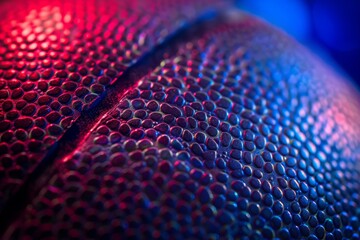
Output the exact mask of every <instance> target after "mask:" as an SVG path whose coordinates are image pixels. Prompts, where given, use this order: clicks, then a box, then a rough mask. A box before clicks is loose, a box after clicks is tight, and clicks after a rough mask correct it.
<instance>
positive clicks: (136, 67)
mask: <svg viewBox="0 0 360 240" xmlns="http://www.w3.org/2000/svg"><path fill="white" fill-rule="evenodd" d="M224 16H225V15H224V14H222V13H220V12H217V11H216V10H215V9H211V10H209V11H207V12H206V13H205V14H203V15H201V16H200V17H198V18H197V19H195V20H194V21H191V22H187V23H185V24H184V25H183V26H181V27H180V28H179V29H178V30H176V31H175V32H173V33H171V34H170V35H169V36H167V37H166V38H164V40H163V41H162V42H161V43H160V44H158V45H155V47H153V48H152V49H151V50H150V51H149V52H147V53H145V54H144V55H143V56H142V57H140V58H139V60H137V61H136V62H135V63H134V64H133V65H132V66H130V67H128V68H127V69H126V70H125V71H124V73H123V74H122V75H121V76H120V77H118V78H117V79H116V80H115V82H114V83H113V84H112V85H110V86H108V87H107V89H106V91H105V93H104V94H103V95H102V96H101V98H100V100H98V102H97V103H95V106H93V107H92V108H91V109H90V110H85V111H83V112H81V113H80V116H79V118H78V119H77V120H75V122H74V123H73V125H72V126H71V127H70V128H69V129H67V130H66V131H65V133H64V135H63V136H62V137H61V138H60V139H59V140H58V141H57V143H55V144H54V146H52V147H51V149H50V150H49V151H48V153H47V154H46V156H45V157H44V158H43V159H42V160H41V161H40V163H39V164H38V165H37V166H36V167H35V169H34V171H33V172H31V173H30V174H29V175H28V177H27V179H26V181H25V182H24V183H23V184H22V185H21V186H20V188H19V190H18V191H17V192H16V193H15V194H14V195H13V196H12V197H11V198H10V199H9V201H8V202H6V203H5V206H4V208H3V210H2V211H1V212H0V236H3V237H2V239H4V238H6V236H10V235H9V233H10V232H12V230H13V229H8V228H9V227H10V226H11V225H12V224H13V223H14V222H16V221H17V220H18V219H19V217H21V213H23V212H24V210H25V207H26V206H27V205H28V204H29V203H31V201H32V200H33V199H34V197H36V196H37V195H38V194H39V190H40V189H41V187H42V186H44V185H45V184H46V183H48V181H49V180H50V179H51V177H52V176H53V174H54V173H56V171H57V169H56V160H59V159H62V158H63V157H65V156H66V155H67V154H69V153H71V152H73V151H74V150H75V149H76V148H77V147H78V144H79V143H80V141H81V139H82V137H83V136H85V135H86V134H87V133H88V132H89V131H90V129H91V128H92V127H93V126H94V125H96V124H97V122H98V121H99V120H100V119H101V117H102V116H103V115H104V114H105V113H106V112H108V111H109V110H110V109H112V108H113V107H114V106H116V104H117V103H118V102H119V99H120V98H121V96H122V94H119V93H124V92H125V91H126V90H127V89H128V88H129V87H131V86H133V85H134V84H136V83H137V82H138V80H140V79H141V78H142V77H144V76H145V75H146V74H147V73H149V72H150V71H151V70H153V69H155V68H156V67H157V66H159V64H160V62H161V61H162V60H164V59H165V58H166V57H169V56H174V55H175V53H176V51H177V47H178V46H179V45H180V44H181V43H185V42H187V41H189V40H194V39H197V38H199V37H200V36H202V35H203V34H204V33H205V32H206V29H208V28H210V27H211V26H213V25H217V24H219V22H222V20H223V17H224ZM4 234H5V235H4Z"/></svg>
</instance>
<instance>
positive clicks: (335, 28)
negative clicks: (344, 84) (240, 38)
mask: <svg viewBox="0 0 360 240" xmlns="http://www.w3.org/2000/svg"><path fill="white" fill-rule="evenodd" d="M237 4H238V6H239V7H240V8H241V9H243V10H245V11H247V12H250V13H252V14H254V15H256V16H258V17H260V18H262V19H264V20H266V21H267V22H270V23H271V24H273V25H275V26H277V27H279V28H281V29H283V30H284V31H285V32H287V33H288V34H290V35H291V36H293V37H294V38H296V39H297V40H298V41H299V42H301V43H302V44H303V45H306V46H307V47H308V48H310V49H312V51H315V52H316V53H317V54H318V55H320V57H322V58H324V59H327V61H328V62H335V64H336V65H339V66H340V68H341V69H342V70H343V71H344V72H345V73H346V74H347V75H349V76H350V77H351V78H352V79H353V80H354V81H355V82H357V84H358V86H360V0H238V1H237ZM329 60H330V61H329Z"/></svg>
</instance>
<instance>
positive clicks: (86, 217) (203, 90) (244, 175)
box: [0, 1, 360, 239]
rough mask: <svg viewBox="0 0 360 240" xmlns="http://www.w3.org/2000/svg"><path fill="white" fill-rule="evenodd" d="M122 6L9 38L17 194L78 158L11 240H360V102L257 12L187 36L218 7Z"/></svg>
mask: <svg viewBox="0 0 360 240" xmlns="http://www.w3.org/2000/svg"><path fill="white" fill-rule="evenodd" d="M115 3H116V2H115V1H108V2H106V3H103V2H101V3H98V5H96V4H95V5H94V4H90V3H87V4H83V5H81V4H78V5H76V6H75V5H73V4H72V3H70V2H69V3H68V5H66V4H62V3H50V5H51V6H53V7H45V8H40V9H41V10H35V11H32V12H30V13H29V15H28V16H30V17H28V18H29V19H28V18H26V19H28V20H27V21H25V23H27V24H29V26H28V25H27V24H20V23H14V24H15V26H16V27H15V29H17V30H11V31H10V30H9V29H12V28H9V29H7V27H6V26H5V28H4V33H1V34H2V35H1V36H2V37H1V38H0V39H3V40H1V41H0V43H1V44H2V45H1V46H4V47H0V54H1V55H0V56H1V58H0V60H1V61H0V69H1V70H0V76H1V82H2V84H3V85H2V89H1V90H0V94H1V96H3V98H2V99H1V100H0V101H1V102H0V103H1V106H2V108H1V110H2V113H3V114H2V122H1V123H0V126H1V127H0V128H1V131H2V133H1V136H0V139H1V144H0V149H1V150H0V151H1V158H0V162H1V164H2V167H3V173H4V177H3V179H5V180H4V181H2V185H0V186H4V187H3V188H1V189H7V188H9V186H12V185H9V184H10V183H12V184H13V183H15V184H16V185H21V184H22V183H23V182H24V181H25V182H26V180H27V176H28V174H29V173H30V171H31V169H33V168H34V167H35V166H37V164H38V163H39V162H41V161H42V159H43V158H44V157H45V154H46V153H47V152H46V150H47V149H49V147H50V146H51V145H52V144H54V142H58V141H61V142H62V144H60V145H59V146H58V149H57V150H56V151H57V154H56V155H55V156H52V158H54V161H53V162H51V164H50V165H51V166H48V170H46V171H43V172H41V176H38V178H37V179H35V180H34V182H35V183H34V184H33V185H30V187H32V188H31V189H34V190H36V191H35V192H34V193H30V194H29V196H30V197H29V196H28V198H27V199H26V201H25V207H24V208H23V209H21V210H20V212H19V213H18V214H17V215H16V218H15V219H14V220H13V221H12V223H9V224H8V225H9V228H8V229H7V231H6V234H5V235H4V236H5V238H10V239H11V238H13V239H18V238H21V239H32V238H35V239H52V238H54V236H56V238H60V239H87V238H90V239H91V238H92V239H272V238H280V239H299V238H302V239H303V238H307V239H324V238H326V239H342V238H347V239H358V238H359V237H360V236H359V230H360V222H359V220H360V196H359V191H360V182H359V177H360V176H359V175H360V164H359V160H360V159H359V157H360V152H359V143H360V141H359V140H360V137H359V136H360V135H359V134H360V129H359V126H358V121H359V119H360V110H359V109H360V108H359V93H358V90H357V87H356V86H354V85H353V84H352V83H351V82H350V81H349V80H347V79H346V78H345V77H343V76H341V75H339V74H337V73H336V72H334V71H333V70H331V69H330V68H329V67H328V66H326V65H325V64H324V63H322V62H321V60H320V59H318V58H317V57H316V56H314V55H312V54H311V53H310V52H308V50H306V49H304V48H303V47H302V46H300V45H299V44H297V43H296V42H295V41H294V40H292V39H290V38H289V37H288V36H286V35H285V34H284V33H281V32H279V31H278V30H276V29H274V28H273V27H271V26H268V25H267V24H265V23H263V22H262V21H260V20H258V19H256V18H254V17H252V16H249V15H247V14H244V13H242V12H238V11H235V12H234V11H224V13H223V14H219V15H215V16H211V17H209V18H208V19H205V20H204V21H203V22H200V23H194V24H189V25H188V26H186V29H185V30H179V29H180V28H179V27H178V26H179V21H180V20H183V21H185V20H186V21H190V20H191V19H192V20H194V19H196V17H197V16H199V15H201V12H203V13H205V12H206V11H207V9H208V5H206V6H205V7H204V6H202V5H205V4H201V3H196V4H195V5H198V6H192V5H191V4H192V3H190V1H189V2H186V1H184V2H176V1H174V4H175V6H174V5H173V4H169V6H168V5H166V4H165V5H163V3H164V2H162V1H157V2H156V3H157V4H155V6H154V9H152V7H153V5H152V4H151V3H150V1H149V2H145V3H142V4H144V7H139V5H137V4H132V3H131V2H130V1H129V2H125V3H123V2H119V6H117V5H116V4H115ZM167 3H168V2H167ZM9 4H10V3H9ZM52 4H53V5H52ZM103 4H105V5H103ZM106 4H108V5H106ZM123 4H125V6H124V5H123ZM126 4H128V5H126ZM213 4H214V5H215V6H216V4H219V3H217V2H216V1H214V3H213ZM114 5H115V6H117V7H115V6H114ZM9 6H12V5H9ZM84 6H87V7H84ZM93 6H98V7H94V8H93V9H92V7H93ZM135 6H136V7H135ZM209 6H210V4H209ZM72 7H73V8H72ZM44 9H45V10H44ZM54 9H55V10H54ZM56 9H57V10H56ZM67 9H76V10H72V11H73V12H72V13H73V14H75V13H76V15H71V14H70V15H71V17H69V19H70V20H69V22H68V23H67V20H66V19H68V18H67V17H66V16H67V15H66V14H65V13H66V11H67ZM84 9H85V10H84ZM89 9H92V10H89ZM101 9H103V10H101ZM118 9H131V11H130V10H129V12H128V10H126V13H124V15H122V14H120V13H119V12H118ZM179 9H180V10H179ZM189 9H191V11H190V10H189ZM87 11H90V12H91V11H93V12H95V13H96V14H99V15H96V16H98V17H91V16H89V15H88V14H85V13H87ZM120 11H122V10H120ZM218 11H219V12H221V10H218ZM43 12H45V13H43ZM105 13H106V14H105ZM118 13H119V14H118ZM145 13H146V14H145ZM14 14H15V15H16V14H19V13H14ZM15 15H14V16H15ZM20 15H21V14H20ZM9 16H12V15H11V14H9ZM16 16H17V15H16ZM60 16H61V17H60ZM73 16H83V18H82V17H75V18H74V17H73ZM111 16H113V17H111ZM122 16H124V17H122ZM49 17H50V18H51V19H52V20H51V23H52V24H53V25H54V26H52V27H50V26H49V25H47V23H46V22H47V21H48V20H43V21H40V22H42V24H43V25H42V27H41V30H42V31H43V32H45V33H44V36H43V37H42V39H43V40H42V41H44V42H48V44H44V45H47V47H48V48H47V49H42V48H43V46H42V45H43V44H41V43H37V41H40V40H39V39H38V38H40V37H39V36H41V34H38V33H37V32H36V31H38V30H36V29H37V28H36V27H35V25H36V24H37V22H38V21H37V19H38V18H40V19H42V18H45V19H47V18H49ZM16 18H17V17H16ZM144 18H145V19H147V20H142V19H144ZM6 19H7V20H2V21H6V22H9V19H11V17H8V18H6ZM76 19H81V20H78V21H77V20H76ZM88 19H91V20H88ZM119 19H121V20H119ZM112 23H113V25H112ZM141 23H143V24H141ZM145 23H147V24H148V25H146V24H145ZM34 24H35V25H34ZM67 24H69V25H67ZM57 26H58V27H57ZM111 26H112V27H111ZM145 26H149V27H145ZM19 28H20V29H25V30H22V31H20V30H19ZM57 28H59V29H57ZM88 28H89V30H87V31H83V30H84V29H88ZM26 29H30V30H29V31H30V32H29V33H28V35H25V36H23V35H22V34H23V33H22V32H23V31H25V32H26ZM48 29H52V30H53V32H51V31H50V30H48ZM79 29H81V30H79ZM164 29H167V30H166V31H165V32H164ZM31 31H34V33H32V32H31ZM39 31H40V30H39ZM47 31H49V32H51V33H49V34H47V33H46V32H47ZM176 31H177V32H178V33H180V34H178V35H176ZM179 31H182V32H179ZM169 32H175V35H174V38H172V39H170V40H168V41H165V44H163V45H161V42H163V43H164V41H163V39H164V38H166V36H168V35H169ZM20 33H21V35H19V36H23V37H16V36H17V34H20ZM75 33H76V34H75ZM131 33H133V34H131ZM6 34H9V35H6ZM12 34H15V35H14V36H13V35H12ZM181 34H183V35H184V36H183V38H182V39H181V40H180V41H176V38H177V37H179V38H180V36H179V35H181ZM185 35H186V36H185ZM30 36H33V37H30ZM59 36H61V37H59ZM28 38H30V40H31V39H33V38H35V39H34V40H33V41H29V40H28ZM36 39H37V40H36ZM40 39H41V38H40ZM17 41H19V42H17ZM34 41H35V42H34ZM40 42H41V41H40ZM34 43H35V44H36V46H34V45H33V44H34ZM159 44H160V46H161V47H163V48H164V49H163V50H162V49H161V48H160V49H159V48H156V46H159ZM31 49H34V50H31ZM152 49H153V50H152ZM154 49H155V50H154ZM20 50H21V51H20ZM146 52H149V56H150V57H149V58H148V59H147V60H146V59H145V60H141V56H143V55H144V54H145V53H146ZM156 52H160V54H159V55H160V57H151V56H155V55H156ZM22 54H23V55H22ZM19 55H20V56H19ZM43 55H44V59H41V56H43ZM31 56H32V58H31ZM139 59H140V60H139ZM80 60H81V61H80ZM137 60H139V61H138V62H139V64H137V63H136V62H137ZM158 60H159V61H158ZM152 61H153V62H155V63H156V64H155V66H154V67H151V70H146V71H145V70H144V69H147V68H146V66H145V65H151V64H150V63H149V62H152ZM157 61H158V62H157ZM44 63H49V65H48V66H47V65H45V66H43V64H44ZM18 64H20V65H21V64H23V65H21V66H23V67H22V68H20V69H17V65H18ZM33 65H34V67H31V66H33ZM134 65H136V66H137V67H134V68H132V66H134ZM119 66H121V67H119ZM83 71H84V72H83ZM123 72H127V74H126V75H123V76H125V77H123V78H122V77H121V75H122V73H123ZM139 72H143V73H142V74H139ZM48 73H49V74H50V73H51V74H50V75H48ZM85 73H86V74H85ZM19 76H20V77H21V76H24V79H21V78H20V79H19ZM34 76H37V77H36V78H35V77H34ZM47 76H49V78H48V79H46V77H47ZM44 77H45V78H44ZM126 79H130V83H126V82H125V80H126ZM122 80H124V81H122ZM68 85H69V86H70V88H69V89H68V87H67V86H68ZM112 85H116V86H123V87H122V88H121V87H120V88H114V89H113V90H111V91H108V90H107V89H108V88H111V86H112ZM42 86H43V87H44V89H42ZM71 86H72V87H71ZM100 89H101V91H100ZM98 90H99V91H98ZM17 92H18V94H19V95H18V96H17V97H15V98H14V97H13V95H14V94H15V95H16V93H17ZM53 92H55V93H56V94H55V93H54V94H55V95H54V96H53V95H52V93H53ZM109 92H110V93H109ZM1 96H0V97H1ZM42 99H44V101H45V100H46V99H50V100H49V101H48V102H46V101H45V102H44V104H42V103H41V101H40V100H42ZM63 99H64V100H63ZM89 99H90V100H89ZM104 99H105V100H104ZM109 99H110V100H109ZM111 99H115V100H113V101H111ZM66 100H67V101H66ZM18 105H20V106H18ZM108 105H109V106H108ZM31 106H33V107H32V109H33V111H32V112H31V111H30V110H31ZM92 108H101V109H103V111H100V110H99V111H100V112H96V111H95V112H94V113H93V112H91V109H92ZM24 109H25V110H24ZM26 109H30V110H28V111H27V110H26ZM89 109H90V110H89ZM30 112H31V114H30ZM28 113H29V114H28ZM68 113H71V114H68ZM26 114H27V115H26ZM81 115H87V116H88V118H86V119H85V120H84V119H82V118H81ZM26 119H29V120H26ZM67 119H70V120H67ZM79 119H80V120H79ZM66 121H69V123H68V125H64V124H65V123H66ZM39 122H42V124H40V125H39ZM77 122H80V123H79V126H80V128H82V127H83V128H86V129H88V130H87V131H80V132H79V133H78V135H76V138H80V139H77V141H74V142H72V141H70V140H69V139H71V137H69V136H66V135H65V134H66V133H65V134H64V132H66V131H67V130H66V129H70V130H71V128H72V126H74V124H76V123H77ZM56 129H57V130H56ZM35 130H36V131H35ZM70 130H69V131H70ZM70 132H71V131H70ZM37 133H38V134H37ZM54 133H56V134H54ZM71 133H72V132H71ZM62 136H64V137H62ZM37 137H38V138H37ZM35 143H36V144H35ZM33 145H34V146H38V148H35V149H34V150H36V151H32V150H33V148H32V146H33ZM37 151H38V152H37ZM32 152H34V153H32ZM32 156H34V157H32ZM19 169H21V171H20V170H19ZM15 170H16V171H15ZM14 172H15V174H16V175H13V174H14ZM19 172H21V175H17V174H19ZM14 179H16V181H13V180H14ZM29 190H30V189H28V191H29ZM30 191H31V190H30ZM6 194H8V193H7V192H6ZM15 196H16V195H15ZM5 200H6V199H5ZM5 207H6V206H5Z"/></svg>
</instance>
